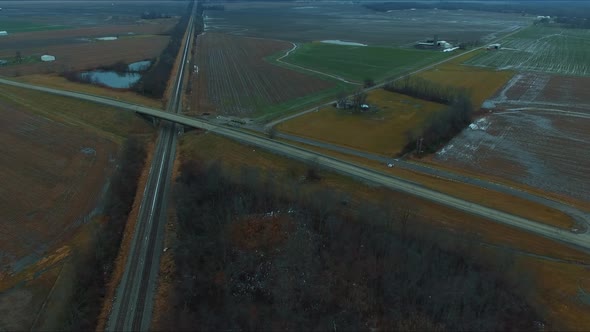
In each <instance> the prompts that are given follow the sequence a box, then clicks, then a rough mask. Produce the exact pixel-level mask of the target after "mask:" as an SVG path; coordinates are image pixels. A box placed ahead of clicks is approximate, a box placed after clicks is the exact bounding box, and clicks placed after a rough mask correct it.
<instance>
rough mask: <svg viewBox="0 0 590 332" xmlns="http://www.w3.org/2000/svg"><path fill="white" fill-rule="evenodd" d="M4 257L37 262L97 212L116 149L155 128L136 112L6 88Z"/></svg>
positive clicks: (15, 265) (7, 261)
mask: <svg viewBox="0 0 590 332" xmlns="http://www.w3.org/2000/svg"><path fill="white" fill-rule="evenodd" d="M0 112H1V113H2V118H3V119H4V120H3V121H2V130H1V131H0V136H1V139H2V142H3V144H2V148H1V149H2V155H3V158H2V162H0V174H1V175H0V181H1V183H2V184H3V185H2V188H1V189H0V190H1V191H0V194H1V196H2V200H0V213H1V214H2V215H1V217H0V220H1V221H2V222H1V225H0V228H1V229H2V231H1V233H2V234H4V235H5V236H6V237H5V238H3V239H2V247H1V248H0V257H1V262H2V266H10V269H9V270H8V271H11V270H12V271H18V270H20V269H22V268H23V267H26V266H27V265H28V264H30V263H32V262H34V261H35V260H36V259H37V257H38V255H41V254H43V252H44V250H46V249H47V248H48V246H50V245H51V244H52V243H54V241H57V240H59V239H60V237H61V236H63V235H64V234H65V233H67V232H68V230H71V229H73V228H75V227H76V226H77V225H78V224H79V223H81V222H83V219H84V218H85V217H86V215H87V214H89V213H90V212H91V210H92V209H94V207H95V205H96V203H97V200H98V198H99V197H100V192H101V190H102V188H103V186H104V181H105V177H106V176H107V174H108V172H109V171H108V170H109V169H110V168H111V167H112V166H113V164H112V161H113V158H115V156H116V153H117V150H118V145H119V143H120V142H121V141H122V139H123V138H124V137H126V136H127V135H129V134H147V133H149V132H150V129H149V126H148V125H147V124H146V123H145V122H144V121H143V120H141V119H139V118H137V117H135V115H133V114H132V113H130V112H121V111H119V110H116V109H113V108H108V107H104V106H96V105H94V104H91V103H85V102H81V101H77V100H71V99H67V98H60V97H55V96H51V95H47V94H43V93H40V92H35V91H21V90H19V89H17V88H13V87H6V86H3V87H2V90H1V91H0Z"/></svg>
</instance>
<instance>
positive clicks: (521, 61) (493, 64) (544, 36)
mask: <svg viewBox="0 0 590 332" xmlns="http://www.w3.org/2000/svg"><path fill="white" fill-rule="evenodd" d="M588 49H590V31H589V30H585V29H563V28H559V27H550V26H532V27H529V28H527V29H524V30H523V31H521V32H519V33H517V34H515V35H512V36H510V37H508V38H507V39H505V40H503V41H502V48H501V49H500V50H497V51H490V52H485V53H481V54H480V55H479V56H477V57H474V58H472V59H470V60H468V61H466V64H468V65H473V66H480V67H488V68H497V69H514V70H520V71H536V72H545V73H552V74H563V75H575V76H590V54H589V53H588Z"/></svg>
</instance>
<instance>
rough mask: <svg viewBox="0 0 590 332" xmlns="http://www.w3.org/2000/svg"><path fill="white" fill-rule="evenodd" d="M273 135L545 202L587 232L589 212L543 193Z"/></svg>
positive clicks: (278, 134) (347, 149)
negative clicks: (572, 219)
mask: <svg viewBox="0 0 590 332" xmlns="http://www.w3.org/2000/svg"><path fill="white" fill-rule="evenodd" d="M586 116H587V117H588V118H590V114H586ZM276 136H277V137H279V138H284V139H287V140H290V141H293V142H298V143H303V144H307V145H311V146H316V147H319V148H322V149H327V150H332V151H336V152H339V153H344V154H348V155H353V156H357V157H361V158H365V159H368V160H372V161H377V162H379V163H382V164H383V167H384V168H385V167H386V165H387V164H393V165H394V167H395V168H402V169H407V170H411V171H416V172H420V173H423V174H427V175H432V176H434V177H437V178H441V179H445V180H451V181H456V182H461V183H466V184H470V185H474V186H477V187H480V188H484V189H488V190H493V191H497V192H501V193H504V194H508V195H511V196H514V197H518V198H522V199H526V200H528V201H531V202H535V203H539V204H542V205H545V206H547V207H550V208H553V209H556V210H559V211H561V212H563V213H565V214H567V215H569V216H571V217H572V218H574V220H575V222H576V225H577V228H578V229H579V230H581V231H586V232H587V231H588V230H589V229H590V213H587V212H584V211H580V210H579V209H576V208H575V207H573V206H571V205H568V204H565V203H562V202H559V201H556V200H552V199H549V198H546V197H543V196H539V195H535V194H533V193H530V192H527V191H524V190H521V189H518V188H514V187H510V186H508V185H505V184H501V183H497V182H492V181H486V180H483V179H479V178H474V177H470V176H465V175H461V174H459V173H455V172H452V171H447V170H443V169H439V168H435V167H431V166H428V165H424V164H419V163H414V162H408V161H405V160H403V159H399V158H392V157H384V156H381V155H377V154H373V153H370V152H364V151H359V150H355V149H351V148H347V147H343V146H339V145H335V144H331V143H326V142H321V141H316V140H314V139H310V138H305V137H300V136H296V135H290V134H285V133H277V134H276Z"/></svg>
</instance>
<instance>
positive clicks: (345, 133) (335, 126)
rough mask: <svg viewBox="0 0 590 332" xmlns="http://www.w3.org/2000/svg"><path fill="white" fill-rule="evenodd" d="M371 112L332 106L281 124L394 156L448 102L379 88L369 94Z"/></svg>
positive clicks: (301, 132) (289, 129)
mask: <svg viewBox="0 0 590 332" xmlns="http://www.w3.org/2000/svg"><path fill="white" fill-rule="evenodd" d="M366 102H367V103H368V104H369V105H370V106H371V109H370V110H369V111H367V112H353V111H351V110H349V109H337V108H336V107H334V106H332V105H330V106H327V107H324V108H321V109H319V110H318V111H317V112H310V113H307V114H305V115H302V116H299V117H296V118H294V119H292V120H289V121H287V122H283V123H281V124H279V125H278V126H277V129H278V130H280V131H283V132H285V133H289V134H293V135H297V136H302V137H308V138H312V139H315V140H319V141H323V142H329V143H333V144H336V145H341V146H345V147H350V148H353V149H356V150H360V151H367V152H371V153H375V154H379V155H383V156H393V155H396V154H398V153H399V152H401V151H402V149H403V147H404V146H405V145H406V144H407V143H408V137H407V135H406V132H408V131H411V130H416V131H419V130H421V129H422V128H423V127H424V126H425V125H426V124H427V123H428V122H427V121H428V119H429V118H430V117H432V116H434V115H435V114H437V113H438V112H440V111H442V110H443V109H444V105H441V104H438V103H434V102H429V101H424V100H420V99H417V98H414V97H410V96H406V95H403V94H400V93H395V92H390V91H386V90H384V89H377V90H373V91H370V92H368V93H367V97H366Z"/></svg>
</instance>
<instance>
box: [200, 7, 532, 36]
mask: <svg viewBox="0 0 590 332" xmlns="http://www.w3.org/2000/svg"><path fill="white" fill-rule="evenodd" d="M224 6H225V10H224V11H214V10H211V11H205V29H206V31H210V32H224V33H230V34H236V35H244V36H253V37H262V38H272V39H282V40H288V41H293V42H298V43H305V42H311V41H317V40H329V39H340V40H345V41H352V42H358V43H362V44H369V45H371V46H389V47H391V46H406V45H411V44H413V43H414V42H415V41H417V40H423V39H425V38H432V37H433V35H434V34H438V36H439V37H440V38H441V39H444V40H447V41H473V40H478V39H480V38H483V39H484V40H489V39H493V38H495V37H499V36H500V35H502V34H504V33H506V32H508V31H512V30H514V29H515V28H516V27H519V26H525V25H528V24H529V23H530V21H531V19H530V18H526V17H522V16H520V15H517V14H501V13H491V12H475V11H446V10H420V9H418V10H415V11H410V10H402V11H392V12H389V13H386V12H376V11H373V10H370V9H367V8H365V7H363V6H362V4H358V3H357V4H352V3H335V2H331V3H321V2H315V3H313V4H301V3H269V2H248V5H247V6H246V5H244V4H240V3H233V2H226V3H224Z"/></svg>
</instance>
